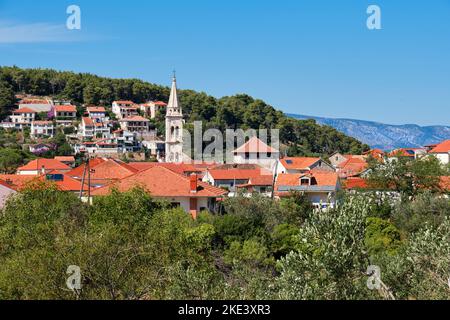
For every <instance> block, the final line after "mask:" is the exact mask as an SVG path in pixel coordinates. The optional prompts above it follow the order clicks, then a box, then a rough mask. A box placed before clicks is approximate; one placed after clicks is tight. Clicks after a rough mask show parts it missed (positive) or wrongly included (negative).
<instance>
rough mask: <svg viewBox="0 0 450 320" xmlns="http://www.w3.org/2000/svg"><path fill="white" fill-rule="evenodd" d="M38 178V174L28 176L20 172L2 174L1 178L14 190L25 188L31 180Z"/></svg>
mask: <svg viewBox="0 0 450 320" xmlns="http://www.w3.org/2000/svg"><path fill="white" fill-rule="evenodd" d="M35 179H38V176H26V175H18V174H0V180H1V181H3V182H4V183H6V185H7V186H9V187H10V188H11V189H13V190H17V191H18V190H21V189H23V188H24V187H25V186H26V185H27V184H28V183H29V182H30V181H33V180H35Z"/></svg>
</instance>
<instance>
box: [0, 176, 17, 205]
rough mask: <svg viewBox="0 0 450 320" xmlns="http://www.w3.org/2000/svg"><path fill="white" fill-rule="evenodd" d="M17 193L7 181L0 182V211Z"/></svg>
mask: <svg viewBox="0 0 450 320" xmlns="http://www.w3.org/2000/svg"><path fill="white" fill-rule="evenodd" d="M16 193H17V191H16V190H14V189H13V188H12V187H11V186H10V185H9V184H8V183H7V182H6V181H3V180H0V210H2V209H3V207H4V206H5V203H6V201H7V200H8V198H9V197H11V196H12V195H14V194H16Z"/></svg>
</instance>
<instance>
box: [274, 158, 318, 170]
mask: <svg viewBox="0 0 450 320" xmlns="http://www.w3.org/2000/svg"><path fill="white" fill-rule="evenodd" d="M318 161H320V158H311V157H295V158H283V159H280V162H281V164H282V165H283V167H285V168H286V169H288V170H309V169H310V167H311V166H312V165H314V164H315V163H317V162H318Z"/></svg>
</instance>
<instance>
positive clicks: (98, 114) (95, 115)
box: [86, 107, 108, 121]
mask: <svg viewBox="0 0 450 320" xmlns="http://www.w3.org/2000/svg"><path fill="white" fill-rule="evenodd" d="M86 112H87V114H88V117H89V118H91V119H100V120H101V121H107V120H108V118H107V117H106V109H105V108H104V107H87V108H86Z"/></svg>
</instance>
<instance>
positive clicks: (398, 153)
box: [389, 148, 425, 158]
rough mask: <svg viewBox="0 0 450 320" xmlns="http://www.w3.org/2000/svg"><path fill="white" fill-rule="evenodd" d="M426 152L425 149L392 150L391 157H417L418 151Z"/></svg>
mask: <svg viewBox="0 0 450 320" xmlns="http://www.w3.org/2000/svg"><path fill="white" fill-rule="evenodd" d="M419 150H425V149H423V148H400V149H396V150H392V151H391V152H390V153H389V157H411V158H412V157H415V153H416V151H419Z"/></svg>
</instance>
